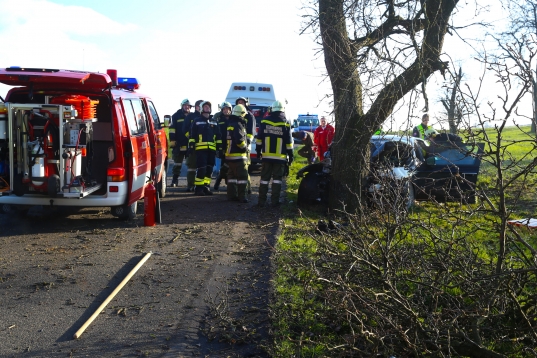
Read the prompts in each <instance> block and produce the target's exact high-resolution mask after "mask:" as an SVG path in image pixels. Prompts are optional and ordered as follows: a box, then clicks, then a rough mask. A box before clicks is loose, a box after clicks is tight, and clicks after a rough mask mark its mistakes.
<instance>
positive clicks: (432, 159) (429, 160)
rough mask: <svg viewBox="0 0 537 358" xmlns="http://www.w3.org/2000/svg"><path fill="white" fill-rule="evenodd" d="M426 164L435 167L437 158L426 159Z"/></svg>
mask: <svg viewBox="0 0 537 358" xmlns="http://www.w3.org/2000/svg"><path fill="white" fill-rule="evenodd" d="M425 164H427V165H431V166H433V165H435V164H436V158H435V157H429V158H427V159H425Z"/></svg>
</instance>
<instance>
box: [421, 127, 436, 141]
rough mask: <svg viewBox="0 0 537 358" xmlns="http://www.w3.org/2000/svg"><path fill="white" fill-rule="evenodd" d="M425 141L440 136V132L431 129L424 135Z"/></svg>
mask: <svg viewBox="0 0 537 358" xmlns="http://www.w3.org/2000/svg"><path fill="white" fill-rule="evenodd" d="M424 135H425V139H429V138H434V137H436V136H437V135H438V132H437V131H436V129H434V128H429V129H427V130H426V131H425V133H424Z"/></svg>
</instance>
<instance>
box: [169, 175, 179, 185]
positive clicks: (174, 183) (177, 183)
mask: <svg viewBox="0 0 537 358" xmlns="http://www.w3.org/2000/svg"><path fill="white" fill-rule="evenodd" d="M170 186H171V187H172V188H173V187H176V186H179V175H178V174H174V175H173V178H172V184H171V185H170Z"/></svg>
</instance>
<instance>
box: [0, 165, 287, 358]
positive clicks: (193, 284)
mask: <svg viewBox="0 0 537 358" xmlns="http://www.w3.org/2000/svg"><path fill="white" fill-rule="evenodd" d="M168 180H171V179H170V178H169V179H168ZM258 180H259V177H258V176H256V175H255V174H254V175H253V176H252V183H253V189H254V194H253V195H252V197H251V199H252V201H251V202H250V203H248V204H239V203H237V202H230V201H227V200H226V196H225V193H224V191H221V192H220V193H217V194H215V195H213V196H210V197H195V196H193V195H192V194H191V193H186V192H184V187H185V185H186V183H185V180H184V178H181V180H180V187H179V188H173V189H172V188H168V193H167V196H166V198H164V199H162V202H161V209H162V218H163V223H162V224H159V225H157V226H154V227H145V226H143V203H142V202H140V203H139V209H138V215H137V217H136V219H135V220H133V221H130V222H125V221H120V220H118V219H116V218H114V217H112V216H111V214H110V212H109V208H93V209H82V210H80V211H78V212H73V211H69V210H68V211H64V210H51V209H50V208H41V207H34V208H32V209H31V210H30V211H29V212H28V213H25V214H17V213H13V214H9V215H0V247H1V250H0V357H112V356H113V357H116V356H133V357H134V356H151V357H160V356H164V357H183V356H185V357H186V356H189V357H190V356H210V357H221V356H222V357H228V356H230V357H242V356H255V357H263V356H266V351H265V349H264V348H263V346H267V345H268V342H269V341H270V336H269V333H268V332H269V327H268V324H269V312H268V301H269V296H270V284H269V280H270V255H271V252H272V247H273V245H274V240H275V235H276V233H277V230H278V226H279V213H278V212H277V211H271V210H269V209H266V210H263V211H262V210H259V209H258V208H256V207H255V203H256V202H257V199H256V192H257V185H258ZM221 190H222V189H221ZM147 252H152V253H153V254H152V256H151V257H150V258H149V260H148V261H147V262H146V263H145V264H144V265H143V266H142V267H141V268H140V270H139V271H138V272H137V273H136V274H135V275H134V277H133V278H132V279H131V281H129V283H127V285H126V286H125V287H124V288H123V289H122V290H121V291H120V292H119V294H118V295H117V296H116V297H115V298H114V299H113V300H112V301H111V302H110V303H109V304H108V306H107V307H106V308H105V309H104V311H103V312H102V313H101V314H100V315H99V316H98V317H97V318H96V319H95V321H94V322H93V323H92V324H91V325H90V326H89V327H88V328H87V330H86V331H85V332H84V333H83V334H82V336H81V337H80V338H79V339H76V340H75V339H73V335H74V333H75V332H76V331H77V330H78V329H79V328H80V327H81V326H82V325H83V323H84V322H85V321H86V320H87V319H88V318H89V317H90V316H91V315H92V314H93V312H94V311H95V309H96V308H97V307H98V306H99V305H100V304H101V303H102V302H103V300H105V299H106V297H108V295H109V294H110V293H111V292H112V291H113V290H114V288H115V287H116V286H117V285H118V284H119V283H120V282H121V281H122V280H123V278H124V277H125V276H126V275H127V274H128V272H130V270H131V269H132V268H133V267H134V266H135V265H136V264H137V263H138V262H139V260H140V259H141V258H142V257H143V256H144V255H145V254H146V253H147ZM245 308H247V309H245ZM237 328H239V330H237Z"/></svg>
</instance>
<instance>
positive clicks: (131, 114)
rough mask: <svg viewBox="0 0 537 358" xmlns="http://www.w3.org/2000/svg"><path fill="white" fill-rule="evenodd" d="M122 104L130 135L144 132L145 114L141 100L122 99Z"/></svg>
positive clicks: (145, 129) (145, 130)
mask: <svg viewBox="0 0 537 358" xmlns="http://www.w3.org/2000/svg"><path fill="white" fill-rule="evenodd" d="M123 106H124V107H125V116H126V117H127V122H129V130H130V132H131V135H137V134H142V133H146V132H147V128H146V126H145V114H144V110H143V107H142V103H141V101H140V100H139V99H124V100H123Z"/></svg>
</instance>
